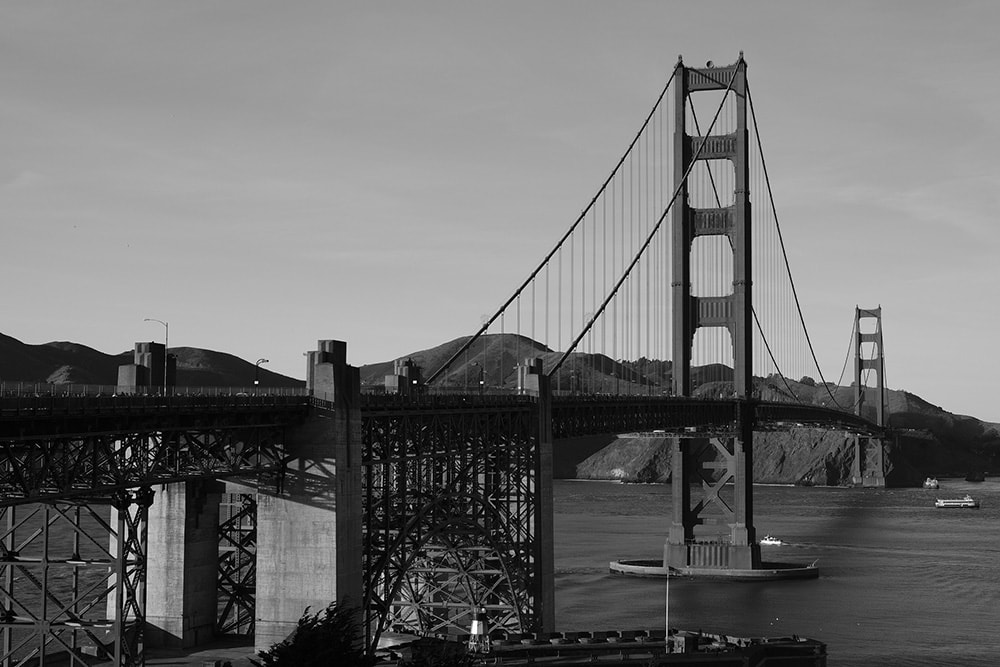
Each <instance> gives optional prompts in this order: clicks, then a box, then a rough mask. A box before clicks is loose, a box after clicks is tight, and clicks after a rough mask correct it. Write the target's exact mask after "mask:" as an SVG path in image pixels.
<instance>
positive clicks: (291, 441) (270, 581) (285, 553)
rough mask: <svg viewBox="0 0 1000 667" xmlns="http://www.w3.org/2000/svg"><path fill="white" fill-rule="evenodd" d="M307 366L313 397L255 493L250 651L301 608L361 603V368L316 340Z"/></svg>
mask: <svg viewBox="0 0 1000 667" xmlns="http://www.w3.org/2000/svg"><path fill="white" fill-rule="evenodd" d="M307 371H308V384H309V390H310V392H311V394H312V396H313V397H314V398H315V399H316V400H317V403H316V405H315V406H314V407H313V410H312V414H311V416H310V418H309V419H308V420H307V422H306V423H305V424H303V425H302V426H301V427H299V428H296V429H295V430H294V431H292V432H290V433H289V434H288V440H287V457H288V460H289V462H288V465H287V467H286V471H285V477H284V483H283V484H282V488H281V489H280V490H279V491H277V492H273V491H269V492H266V491H264V490H263V489H261V491H260V492H259V493H258V496H257V598H256V612H255V639H254V644H255V646H256V649H257V650H264V649H267V648H268V647H270V646H271V645H272V644H274V643H275V642H280V641H282V640H284V639H286V638H287V637H288V636H289V635H290V634H291V633H292V632H293V631H294V630H295V628H296V626H297V623H298V620H299V618H301V616H302V614H303V612H305V610H306V608H309V612H310V613H311V614H315V613H318V612H321V611H322V610H323V609H325V608H326V606H327V605H329V604H330V603H331V602H334V601H337V602H338V604H343V605H347V606H350V607H356V608H359V609H360V607H361V605H362V604H363V590H362V566H361V551H362V541H361V513H362V507H361V412H360V405H359V404H360V395H361V384H360V375H359V374H358V369H357V368H354V367H352V366H348V365H347V345H346V344H345V343H343V342H341V341H320V342H319V349H318V351H316V352H310V353H309V367H308V369H307Z"/></svg>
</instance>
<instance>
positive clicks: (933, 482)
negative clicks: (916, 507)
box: [924, 477, 941, 489]
mask: <svg viewBox="0 0 1000 667" xmlns="http://www.w3.org/2000/svg"><path fill="white" fill-rule="evenodd" d="M939 486H941V485H940V484H938V481H937V477H928V478H927V479H925V480H924V488H925V489H936V488H938V487H939Z"/></svg>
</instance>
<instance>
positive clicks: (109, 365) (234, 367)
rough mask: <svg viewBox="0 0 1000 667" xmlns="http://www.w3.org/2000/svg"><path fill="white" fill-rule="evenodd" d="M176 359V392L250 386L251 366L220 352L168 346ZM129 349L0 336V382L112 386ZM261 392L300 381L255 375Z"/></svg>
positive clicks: (277, 375)
mask: <svg viewBox="0 0 1000 667" xmlns="http://www.w3.org/2000/svg"><path fill="white" fill-rule="evenodd" d="M169 351H170V354H172V355H174V356H175V357H176V358H177V386H178V387H247V386H250V385H252V384H253V379H254V372H255V369H254V364H252V363H250V362H248V361H245V360H243V359H240V358H239V357H236V356H233V355H231V354H227V353H225V352H216V351H213V350H202V349H199V348H194V347H172V348H170V350H169ZM132 359H133V353H132V351H131V350H129V351H127V352H121V353H119V354H105V353H103V352H99V351H97V350H95V349H93V348H89V347H87V346H85V345H80V344H78V343H68V342H62V341H59V342H52V343H44V344H42V345H27V344H25V343H22V342H21V341H19V340H17V339H16V338H11V337H10V336H5V335H3V334H0V381H2V382H4V383H12V382H30V383H36V382H37V383H47V384H69V383H72V384H96V385H114V384H115V383H116V382H117V381H118V367H119V366H121V365H122V364H129V363H132ZM259 378H260V385H261V386H262V387H301V386H303V385H304V384H305V382H303V381H302V380H297V379H295V378H290V377H288V376H286V375H281V374H280V373H273V372H271V371H269V370H267V369H266V368H264V367H261V368H260V370H259Z"/></svg>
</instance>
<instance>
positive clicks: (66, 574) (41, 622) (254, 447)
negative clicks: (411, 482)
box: [0, 396, 309, 665]
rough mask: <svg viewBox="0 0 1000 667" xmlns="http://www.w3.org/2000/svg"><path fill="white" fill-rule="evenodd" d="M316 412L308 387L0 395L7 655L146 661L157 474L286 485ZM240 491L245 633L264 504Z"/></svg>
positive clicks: (231, 567)
mask: <svg viewBox="0 0 1000 667" xmlns="http://www.w3.org/2000/svg"><path fill="white" fill-rule="evenodd" d="M308 410H309V399H308V397H302V396H291V397H289V396H260V397H244V396H221V397H220V396H214V397H207V396H169V397H155V396H125V397H112V396H104V397H95V396H79V397H74V396H69V397H63V396H40V397H33V396H29V397H23V396H18V397H4V398H0V521H4V523H3V525H4V526H5V528H4V532H3V533H2V534H0V554H2V557H0V607H2V608H0V664H3V665H22V664H25V665H27V664H33V662H31V661H34V660H41V659H44V656H46V655H49V656H50V657H51V656H52V655H53V653H54V652H59V653H61V654H63V655H64V656H66V657H67V659H68V660H69V661H70V664H72V665H84V664H88V663H87V662H86V661H87V660H90V661H92V660H93V657H94V656H97V657H98V658H108V659H113V660H114V661H115V664H117V665H142V664H144V662H145V658H144V647H143V628H144V626H145V609H146V599H145V595H146V592H145V591H146V581H145V572H146V536H147V518H148V508H149V505H150V503H151V502H152V493H151V491H150V490H149V487H150V485H152V484H162V483H168V482H179V481H189V480H197V479H216V478H226V477H236V476H249V477H251V478H256V479H258V480H260V481H261V482H263V483H267V484H272V483H273V484H275V485H280V483H281V479H282V474H281V473H282V470H283V466H284V452H285V441H286V437H287V431H288V429H289V428H293V427H295V426H296V425H297V424H299V423H301V421H302V420H303V419H305V418H306V415H307V413H308ZM240 503H241V505H240V508H239V509H238V510H237V511H236V512H235V513H234V515H233V516H231V517H229V521H227V522H224V523H223V525H222V526H221V527H220V544H221V547H222V551H223V557H222V558H221V559H220V566H221V571H220V582H221V586H222V589H223V595H222V600H223V605H222V607H221V608H220V612H221V616H220V627H221V628H222V629H223V630H224V631H228V632H244V633H245V632H252V628H253V620H252V613H250V612H249V611H248V610H252V605H253V584H254V581H253V578H254V573H255V567H254V563H253V550H254V544H255V530H254V528H255V521H254V519H255V517H256V513H255V512H254V511H253V509H254V508H253V507H252V506H251V505H252V503H250V504H248V503H247V502H245V501H244V500H241V501H240ZM247 527H249V530H247V529H246V528H247Z"/></svg>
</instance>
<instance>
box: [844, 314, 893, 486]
mask: <svg viewBox="0 0 1000 667" xmlns="http://www.w3.org/2000/svg"><path fill="white" fill-rule="evenodd" d="M866 319H874V320H875V330H874V331H869V332H867V333H866V332H863V331H862V330H861V328H862V325H861V323H862V320H866ZM854 333H855V336H854V412H855V414H857V415H859V416H862V417H864V416H866V415H865V413H866V412H871V410H870V409H866V405H865V401H866V399H867V392H866V391H865V386H864V385H863V384H862V381H861V375H862V373H863V372H864V371H874V372H875V375H876V377H877V383H876V386H875V407H874V409H875V419H874V421H875V423H876V424H878V425H879V426H881V427H884V426H885V413H886V395H885V358H884V356H883V352H882V307H881V306H879V307H878V308H871V309H863V308H858V307H855V308H854ZM865 343H871V344H872V350H871V354H870V355H869V356H868V358H865V357H864V355H863V350H862V348H863V346H864V344H865ZM869 418H871V417H870V416H869ZM851 483H852V484H854V486H873V487H883V486H885V447H884V444H883V442H882V439H881V438H872V437H869V436H855V438H854V464H853V466H852V469H851Z"/></svg>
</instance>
